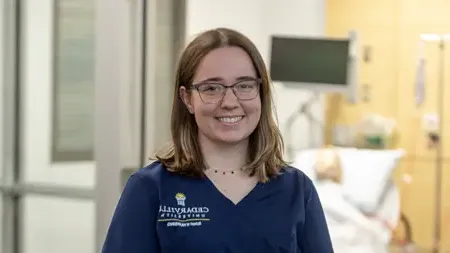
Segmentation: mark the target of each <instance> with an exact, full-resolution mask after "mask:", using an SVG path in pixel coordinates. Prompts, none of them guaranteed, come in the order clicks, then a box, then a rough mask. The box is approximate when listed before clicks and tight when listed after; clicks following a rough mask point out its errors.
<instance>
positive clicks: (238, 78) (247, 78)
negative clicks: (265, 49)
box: [198, 76, 258, 83]
mask: <svg viewBox="0 0 450 253" xmlns="http://www.w3.org/2000/svg"><path fill="white" fill-rule="evenodd" d="M257 79H258V78H256V77H254V76H239V77H237V78H236V81H245V80H257ZM221 81H224V79H223V78H222V77H218V76H215V77H210V78H206V79H204V80H202V81H200V82H198V83H207V82H221Z"/></svg>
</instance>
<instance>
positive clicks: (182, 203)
mask: <svg viewBox="0 0 450 253" xmlns="http://www.w3.org/2000/svg"><path fill="white" fill-rule="evenodd" d="M175 199H176V200H177V204H178V205H179V206H185V201H186V195H184V194H183V193H181V192H179V193H177V194H176V195H175Z"/></svg>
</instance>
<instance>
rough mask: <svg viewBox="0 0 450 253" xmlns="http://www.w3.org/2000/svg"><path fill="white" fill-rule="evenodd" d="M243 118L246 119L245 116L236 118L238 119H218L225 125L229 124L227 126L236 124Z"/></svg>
mask: <svg viewBox="0 0 450 253" xmlns="http://www.w3.org/2000/svg"><path fill="white" fill-rule="evenodd" d="M242 118H244V116H236V117H218V118H216V119H218V120H219V121H221V122H223V123H227V124H234V123H237V122H239V121H240V120H242Z"/></svg>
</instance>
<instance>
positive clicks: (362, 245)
mask: <svg viewBox="0 0 450 253" xmlns="http://www.w3.org/2000/svg"><path fill="white" fill-rule="evenodd" d="M315 168H316V178H317V181H316V188H317V191H318V193H319V197H320V199H321V201H322V205H323V209H324V212H325V216H326V220H327V223H328V227H329V231H330V235H331V239H332V242H333V247H334V252H335V253H361V252H364V253H385V252H388V249H387V243H386V238H385V236H384V235H385V232H386V228H385V227H384V224H383V223H382V222H381V221H379V220H376V219H373V218H371V217H368V216H366V215H365V214H364V213H363V212H362V211H361V210H359V209H358V208H357V206H356V205H354V204H353V203H352V202H350V201H348V200H347V199H346V198H345V194H344V192H343V187H342V185H341V180H342V169H341V163H340V159H339V154H338V152H337V151H336V150H335V149H333V148H325V149H322V150H320V151H318V154H317V161H316V167H315ZM361 187H364V185H361Z"/></svg>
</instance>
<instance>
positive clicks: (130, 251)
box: [102, 162, 333, 253]
mask: <svg viewBox="0 0 450 253" xmlns="http://www.w3.org/2000/svg"><path fill="white" fill-rule="evenodd" d="M102 252H103V253H277V252H279V253H332V252H333V249H332V245H331V240H330V236H329V233H328V229H327V224H326V221H325V217H324V214H323V210H322V206H321V204H320V201H319V197H318V195H317V192H316V189H315V188H314V186H313V184H312V182H311V180H310V179H309V178H308V177H307V176H306V175H305V174H303V173H302V172H301V171H300V170H298V169H295V168H291V167H286V168H284V169H283V170H282V173H281V174H280V175H279V176H277V177H275V178H273V179H271V180H270V181H269V182H268V183H259V184H257V186H256V187H255V188H254V189H253V190H252V191H251V192H250V193H249V194H248V195H247V196H246V197H245V198H244V199H243V200H242V201H241V202H239V203H238V204H237V205H235V204H234V203H233V202H232V201H230V200H229V199H227V198H226V197H225V196H224V195H222V194H221V193H220V192H219V191H218V190H217V188H215V186H214V185H213V184H212V182H211V181H210V180H209V179H208V178H206V177H205V178H203V179H196V178H189V177H186V176H181V175H177V174H174V173H171V172H168V171H167V170H166V169H165V168H164V167H163V166H162V165H161V164H160V163H159V162H154V163H152V164H151V165H149V166H147V167H145V168H143V169H141V170H139V171H138V172H136V173H135V174H133V175H132V176H131V177H130V179H129V180H128V182H127V184H126V186H125V189H124V191H123V193H122V196H121V198H120V200H119V203H118V205H117V207H116V210H115V213H114V216H113V218H112V221H111V225H110V228H109V231H108V234H107V237H106V241H105V243H104V245H103V251H102Z"/></svg>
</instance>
